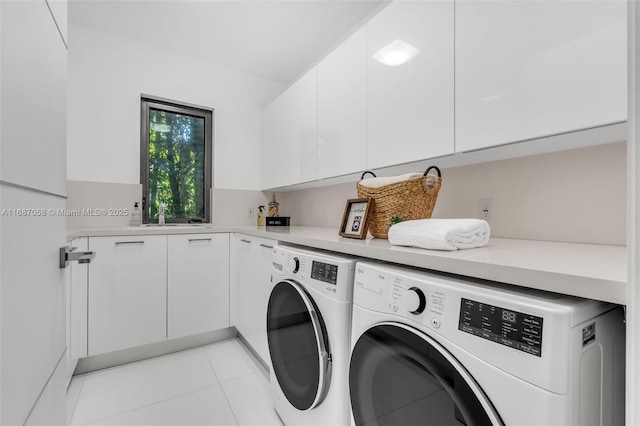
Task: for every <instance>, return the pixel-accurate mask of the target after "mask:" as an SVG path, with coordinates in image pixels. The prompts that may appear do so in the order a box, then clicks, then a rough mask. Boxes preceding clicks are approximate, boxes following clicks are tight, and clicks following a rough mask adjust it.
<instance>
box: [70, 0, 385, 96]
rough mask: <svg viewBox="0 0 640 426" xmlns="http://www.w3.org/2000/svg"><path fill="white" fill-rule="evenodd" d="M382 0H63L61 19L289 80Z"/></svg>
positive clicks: (258, 73)
mask: <svg viewBox="0 0 640 426" xmlns="http://www.w3.org/2000/svg"><path fill="white" fill-rule="evenodd" d="M388 1H389V0H286V1H281V0H70V1H69V22H70V23H72V24H75V25H82V26H85V27H88V28H91V29H94V30H97V31H102V32H106V33H109V34H112V35H116V36H120V37H123V38H126V39H129V40H133V41H136V42H140V43H143V44H147V45H151V46H154V47H157V48H163V49H167V50H170V51H173V52H176V53H180V54H183V55H186V56H190V57H193V58H196V59H200V60H203V61H207V62H211V63H215V64H218V65H221V66H225V67H229V68H233V69H236V70H240V71H243V72H247V73H250V74H254V75H258V76H261V77H264V78H267V79H269V80H274V81H277V82H280V83H284V84H289V83H291V82H292V81H293V80H294V79H295V78H297V77H299V76H300V75H301V74H302V73H303V72H304V71H306V70H307V69H308V68H309V67H310V66H312V65H313V64H315V63H316V62H317V61H318V59H319V58H321V57H322V56H324V55H325V54H326V53H328V52H329V51H330V50H331V49H332V48H334V47H335V46H336V45H337V43H339V42H340V41H341V40H343V39H344V38H345V36H346V35H348V34H349V33H351V32H352V31H353V30H354V29H355V28H357V27H358V26H360V25H361V24H362V23H364V22H365V21H366V20H367V19H368V18H369V17H370V16H371V15H372V14H373V13H375V12H376V11H377V10H379V8H381V7H382V6H383V5H384V4H386V3H387V2H388Z"/></svg>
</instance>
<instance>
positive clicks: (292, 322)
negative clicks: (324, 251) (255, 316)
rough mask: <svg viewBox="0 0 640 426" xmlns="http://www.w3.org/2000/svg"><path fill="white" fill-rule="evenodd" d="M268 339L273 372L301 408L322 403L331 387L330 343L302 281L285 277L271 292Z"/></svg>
mask: <svg viewBox="0 0 640 426" xmlns="http://www.w3.org/2000/svg"><path fill="white" fill-rule="evenodd" d="M267 340H268V341H269V354H270V356H271V363H272V365H273V371H274V373H275V375H276V378H277V380H278V384H279V385H280V389H282V392H283V393H284V395H285V396H286V397H287V400H288V401H289V402H290V403H291V405H293V406H294V407H295V408H297V409H298V410H310V409H312V408H313V407H315V406H316V405H318V404H320V403H321V402H322V400H323V398H324V396H325V394H326V391H327V389H328V386H329V379H330V373H331V362H330V353H329V342H328V340H327V333H326V327H325V326H324V322H323V321H322V316H321V315H320V312H319V311H318V308H317V306H316V304H315V302H314V301H313V299H312V298H311V297H310V296H309V294H308V293H307V292H306V291H305V290H304V288H302V286H300V284H298V283H296V282H295V281H291V280H284V281H281V282H279V283H278V284H276V286H275V287H274V288H273V290H272V291H271V296H270V297H269V304H268V307H267Z"/></svg>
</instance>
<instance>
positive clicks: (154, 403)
mask: <svg viewBox="0 0 640 426" xmlns="http://www.w3.org/2000/svg"><path fill="white" fill-rule="evenodd" d="M216 386H220V383H219V382H218V383H216V384H215V385H209V386H204V387H202V388H198V389H194V390H192V391H189V392H185V393H183V394H180V395H174V396H172V397H169V398H165V399H162V400H160V401H155V402H152V403H150V404H146V405H141V406H139V407H136V408H132V409H130V410H127V411H122V412H120V413H116V414H112V415H109V416H107V417H102V418H100V419H97V420H93V421H91V422H89V423H84V424H83V426H87V425H93V424H96V423H99V422H102V421H104V420H109V419H112V418H114V417H117V416H121V415H123V414H127V413H132V412H134V411H138V410H142V409H143V408H149V407H153V406H154V405H157V404H162V403H163V402H167V401H171V400H172V399H176V398H180V397H183V396H185V395H189V394H192V393H196V392H200V391H203V390H205V389H209V388H215V387H216ZM220 389H221V390H222V386H220ZM223 393H224V391H223ZM232 411H233V410H232ZM234 417H235V416H234Z"/></svg>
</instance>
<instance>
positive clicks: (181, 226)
mask: <svg viewBox="0 0 640 426" xmlns="http://www.w3.org/2000/svg"><path fill="white" fill-rule="evenodd" d="M212 227H213V225H212V224H210V223H167V224H165V225H158V224H157V223H145V224H143V225H141V226H123V227H122V228H123V229H132V230H133V229H136V228H169V229H192V228H212Z"/></svg>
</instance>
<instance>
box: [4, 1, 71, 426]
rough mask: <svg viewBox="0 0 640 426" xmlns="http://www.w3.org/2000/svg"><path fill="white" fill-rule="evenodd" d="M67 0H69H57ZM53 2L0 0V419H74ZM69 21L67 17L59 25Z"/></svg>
mask: <svg viewBox="0 0 640 426" xmlns="http://www.w3.org/2000/svg"><path fill="white" fill-rule="evenodd" d="M58 3H60V2H58ZM58 6H60V5H57V6H56V7H55V8H54V9H55V12H54V13H55V16H54V15H53V14H52V12H51V10H50V9H49V7H48V6H47V3H46V2H45V1H44V0H39V1H2V2H0V28H1V30H0V38H1V39H2V51H1V52H0V53H1V55H2V56H1V60H0V63H1V66H0V67H1V69H0V76H1V80H0V81H1V83H0V90H1V92H2V109H1V112H0V121H1V123H0V129H1V134H0V135H1V136H0V161H1V167H0V210H1V211H2V216H1V219H0V235H1V248H0V255H1V257H0V262H1V265H0V270H1V286H0V300H1V304H0V314H1V324H2V328H1V338H2V345H1V347H2V348H1V353H0V362H1V367H2V368H1V376H0V424H3V425H18V424H20V425H22V424H48V425H56V424H65V423H66V412H65V411H66V403H65V398H66V392H65V367H66V359H65V351H66V330H65V328H66V327H65V299H64V285H65V283H64V277H65V274H66V272H67V270H66V269H60V267H59V248H60V247H62V246H64V245H65V242H66V222H65V218H64V216H63V215H61V214H58V209H64V208H65V206H66V75H67V48H66V44H65V42H64V40H63V38H62V36H61V34H60V31H59V30H58V27H59V26H60V27H64V24H63V23H62V22H66V18H63V15H64V14H65V13H66V8H65V7H58ZM58 22H60V25H58Z"/></svg>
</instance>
